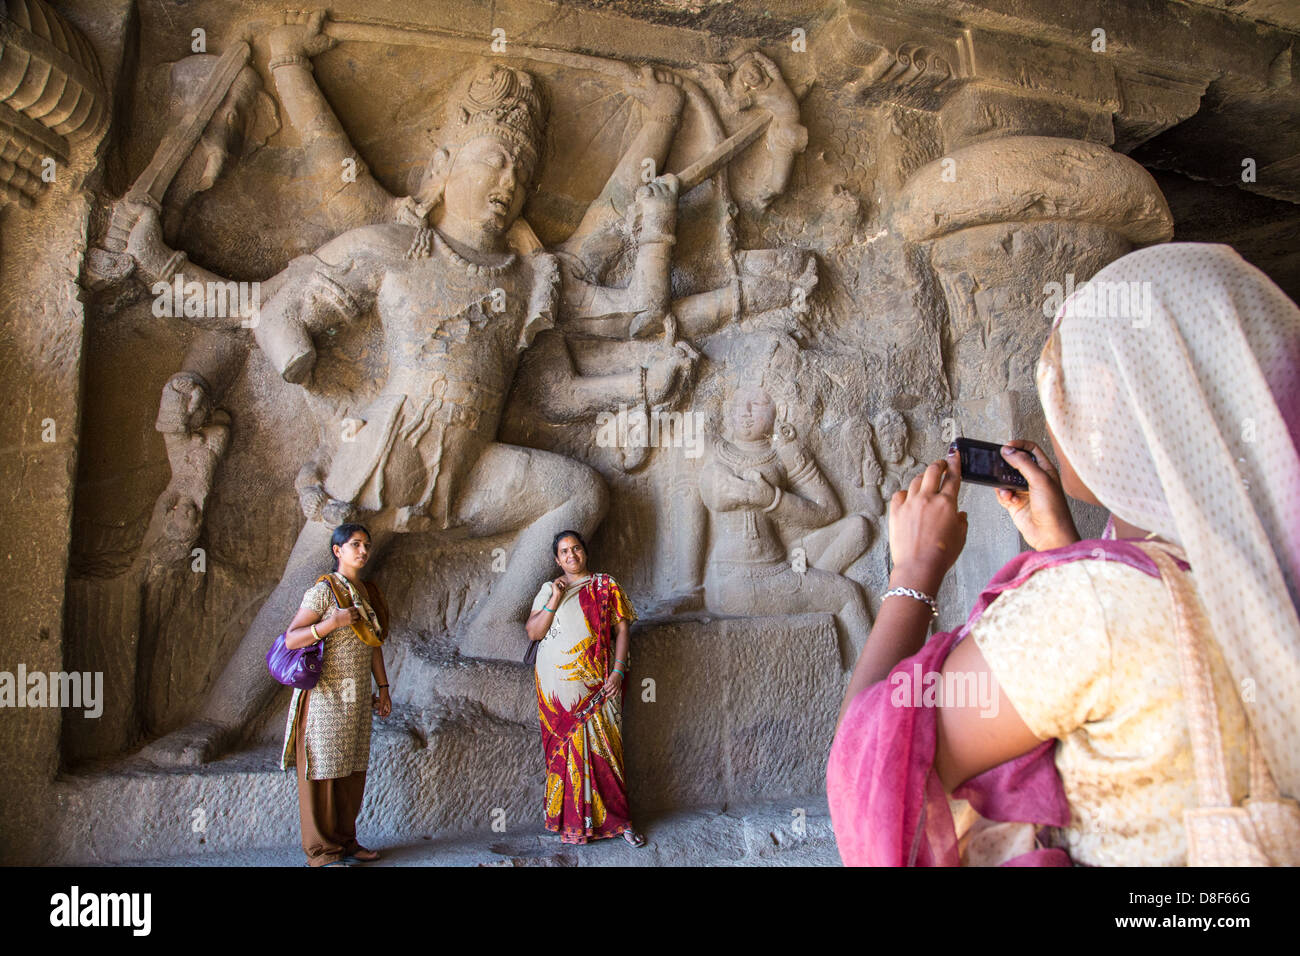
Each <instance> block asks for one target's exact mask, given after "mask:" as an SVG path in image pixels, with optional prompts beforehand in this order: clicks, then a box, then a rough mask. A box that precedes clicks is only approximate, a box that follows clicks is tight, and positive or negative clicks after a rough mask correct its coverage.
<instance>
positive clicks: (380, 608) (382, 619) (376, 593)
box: [361, 581, 388, 637]
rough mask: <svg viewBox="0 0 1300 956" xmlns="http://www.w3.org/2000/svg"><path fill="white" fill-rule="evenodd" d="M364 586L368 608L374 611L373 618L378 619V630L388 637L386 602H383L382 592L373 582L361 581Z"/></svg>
mask: <svg viewBox="0 0 1300 956" xmlns="http://www.w3.org/2000/svg"><path fill="white" fill-rule="evenodd" d="M361 583H362V584H364V585H365V586H366V597H367V599H369V601H370V606H371V607H372V608H374V609H375V617H377V618H379V628H380V630H381V631H383V632H384V636H385V637H387V636H388V602H387V601H386V600H384V592H383V591H381V590H379V585H378V584H376V583H375V582H374V581H362V582H361Z"/></svg>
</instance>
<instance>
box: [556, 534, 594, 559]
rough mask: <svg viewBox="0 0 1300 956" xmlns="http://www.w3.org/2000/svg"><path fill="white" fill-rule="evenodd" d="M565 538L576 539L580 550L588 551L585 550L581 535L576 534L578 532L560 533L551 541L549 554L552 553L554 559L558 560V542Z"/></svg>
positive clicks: (585, 543)
mask: <svg viewBox="0 0 1300 956" xmlns="http://www.w3.org/2000/svg"><path fill="white" fill-rule="evenodd" d="M565 538H577V539H578V544H580V545H582V550H583V551H587V550H588V548H587V542H586V541H584V540H582V535H580V534H578V532H576V531H561V532H560V533H559V534H557V535H556V536H555V538H554V539H553V540H552V541H551V553H552V554H553V555H554V556H555V557H557V558H558V557H559V556H560V542H561V541H563V540H564V539H565Z"/></svg>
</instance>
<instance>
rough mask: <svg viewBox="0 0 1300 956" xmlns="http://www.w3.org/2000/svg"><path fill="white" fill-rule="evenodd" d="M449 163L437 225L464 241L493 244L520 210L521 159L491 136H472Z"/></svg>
mask: <svg viewBox="0 0 1300 956" xmlns="http://www.w3.org/2000/svg"><path fill="white" fill-rule="evenodd" d="M448 162H449V163H450V169H448V171H447V179H446V182H445V185H444V186H443V202H442V214H441V222H440V223H439V225H440V227H441V228H442V229H443V231H444V232H447V233H449V234H451V235H452V236H454V237H456V238H460V239H462V240H463V241H469V240H470V239H476V240H478V241H477V242H475V243H474V244H476V245H485V244H495V243H496V242H497V240H499V239H500V238H501V237H502V236H504V235H505V233H506V231H507V230H508V229H509V228H510V226H511V225H512V224H513V223H514V221H515V220H516V219H518V218H519V214H520V213H521V212H522V211H523V208H524V199H525V198H526V192H527V182H528V176H529V174H530V170H529V169H528V164H527V162H526V160H523V159H522V158H521V157H520V156H519V155H518V150H517V149H515V148H514V147H512V146H511V145H510V144H508V143H506V142H503V141H502V140H500V139H497V138H496V137H495V136H476V137H474V138H473V139H471V140H469V141H467V142H466V143H465V144H464V145H463V146H461V147H460V149H458V150H457V151H456V153H455V155H454V156H453V157H450V158H449V159H448Z"/></svg>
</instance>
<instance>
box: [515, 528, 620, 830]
mask: <svg viewBox="0 0 1300 956" xmlns="http://www.w3.org/2000/svg"><path fill="white" fill-rule="evenodd" d="M552 550H553V551H554V552H555V563H556V564H558V565H559V566H560V569H561V570H562V571H563V572H564V573H563V574H562V575H560V576H559V577H558V578H556V579H555V580H554V581H548V582H546V583H545V584H543V585H542V587H541V590H539V591H538V592H537V597H536V599H535V600H534V601H533V610H532V614H530V615H529V617H528V623H527V624H526V625H525V629H526V630H527V632H528V639H529V640H531V641H536V642H537V643H536V647H537V663H536V676H537V713H538V716H539V717H540V718H541V723H542V747H543V750H544V751H545V755H546V799H545V806H546V829H548V830H550V831H552V832H554V833H558V834H560V840H561V842H563V843H587V842H589V841H591V840H600V839H603V838H605V837H612V836H618V835H619V834H620V833H621V834H622V835H623V839H625V840H626V841H627V842H628V843H630V844H631V845H632V846H644V845H645V837H643V836H642V835H641V834H639V833H637V832H636V830H635V829H633V827H632V821H631V820H630V819H629V818H628V807H627V780H626V778H625V776H624V773H623V681H624V680H625V679H626V677H627V667H628V665H627V659H628V628H629V626H630V625H631V623H632V621H634V620H635V619H636V612H635V611H633V610H632V605H631V603H630V602H629V601H628V599H627V596H626V595H625V594H624V593H623V589H622V588H620V587H619V586H618V582H616V581H615V580H614V579H613V578H611V577H610V576H609V575H608V574H592V573H591V572H589V571H588V570H587V545H586V543H585V542H584V541H583V540H582V535H580V534H579V533H578V532H576V531H561V532H560V533H559V534H557V535H556V536H555V540H554V542H553V543H552Z"/></svg>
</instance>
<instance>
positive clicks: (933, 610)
mask: <svg viewBox="0 0 1300 956" xmlns="http://www.w3.org/2000/svg"><path fill="white" fill-rule="evenodd" d="M895 594H901V595H903V596H904V597H910V598H916V599H917V600H918V601H920V602H921V603H922V604H926V605H929V607H930V616H931V617H938V616H939V608H938V607H937V606H936V605H935V603H934V598H932V597H930V595H928V594H926V593H925V592H924V591H917V590H916V589H915V588H890V589H889V590H888V591H886V592H885V593H884V594H882V595H881V596H880V600H881V601H884V600H885V598H887V597H890V596H892V595H895Z"/></svg>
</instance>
